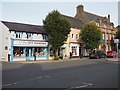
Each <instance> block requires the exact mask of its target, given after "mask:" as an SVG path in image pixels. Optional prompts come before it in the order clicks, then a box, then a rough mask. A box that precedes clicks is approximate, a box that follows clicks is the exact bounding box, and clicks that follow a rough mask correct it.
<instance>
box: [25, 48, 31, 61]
mask: <svg viewBox="0 0 120 90" xmlns="http://www.w3.org/2000/svg"><path fill="white" fill-rule="evenodd" d="M26 60H30V48H26Z"/></svg>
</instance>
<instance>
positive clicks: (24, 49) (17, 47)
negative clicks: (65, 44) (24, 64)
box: [11, 39, 48, 61]
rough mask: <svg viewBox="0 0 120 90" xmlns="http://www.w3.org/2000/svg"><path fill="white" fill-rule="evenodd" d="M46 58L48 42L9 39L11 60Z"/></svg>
mask: <svg viewBox="0 0 120 90" xmlns="http://www.w3.org/2000/svg"><path fill="white" fill-rule="evenodd" d="M27 60H48V42H43V41H38V40H36V41H35V40H14V39H12V40H11V61H27Z"/></svg>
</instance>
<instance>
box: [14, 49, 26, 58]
mask: <svg viewBox="0 0 120 90" xmlns="http://www.w3.org/2000/svg"><path fill="white" fill-rule="evenodd" d="M13 54H14V57H25V55H24V48H23V47H14V48H13Z"/></svg>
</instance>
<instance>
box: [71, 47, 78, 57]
mask: <svg viewBox="0 0 120 90" xmlns="http://www.w3.org/2000/svg"><path fill="white" fill-rule="evenodd" d="M72 55H77V46H72Z"/></svg>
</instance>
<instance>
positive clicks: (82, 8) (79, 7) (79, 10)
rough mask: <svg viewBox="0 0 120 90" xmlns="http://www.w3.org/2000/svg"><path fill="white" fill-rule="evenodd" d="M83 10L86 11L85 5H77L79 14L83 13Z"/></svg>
mask: <svg viewBox="0 0 120 90" xmlns="http://www.w3.org/2000/svg"><path fill="white" fill-rule="evenodd" d="M83 11H84V6H83V5H82V4H81V5H78V6H77V14H81V13H82V12H83Z"/></svg>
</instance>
